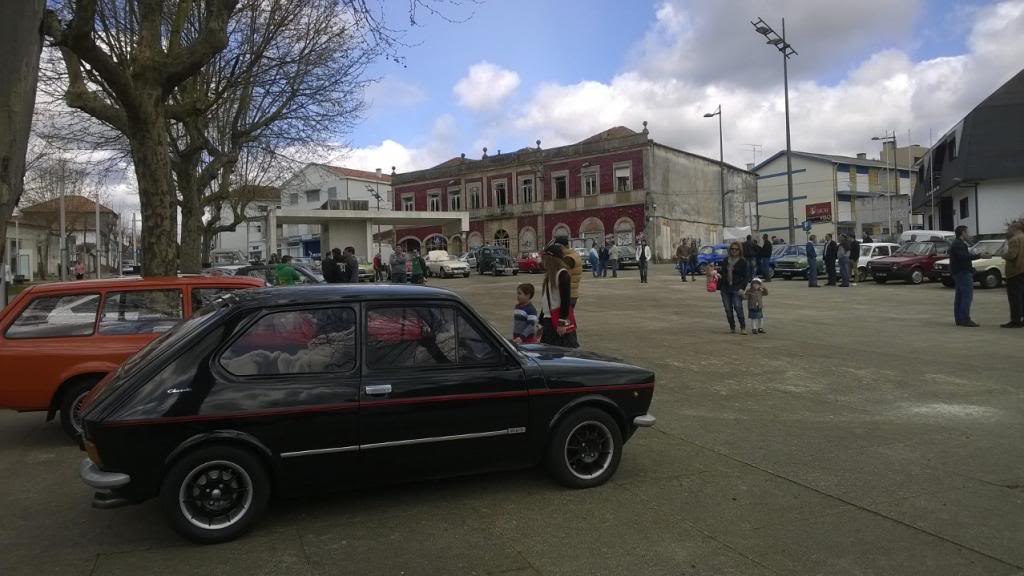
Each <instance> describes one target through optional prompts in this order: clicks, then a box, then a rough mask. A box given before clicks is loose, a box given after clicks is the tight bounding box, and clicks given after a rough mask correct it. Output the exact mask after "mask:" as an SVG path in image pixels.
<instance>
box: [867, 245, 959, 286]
mask: <svg viewBox="0 0 1024 576" xmlns="http://www.w3.org/2000/svg"><path fill="white" fill-rule="evenodd" d="M948 253H949V243H948V242H945V241H940V242H908V243H907V244H904V245H902V246H900V249H899V251H898V252H896V253H895V254H893V255H892V256H888V257H883V258H877V259H875V260H872V261H871V262H868V271H870V272H871V277H872V278H874V280H875V282H877V283H879V284H885V283H886V282H888V281H889V280H905V281H907V282H910V283H911V284H920V283H921V282H924V279H925V278H927V277H928V274H930V273H931V271H932V266H934V264H935V263H936V262H937V261H939V260H942V259H943V258H946V257H947V256H948Z"/></svg>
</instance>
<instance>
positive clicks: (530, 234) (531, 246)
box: [519, 226, 537, 252]
mask: <svg viewBox="0 0 1024 576" xmlns="http://www.w3.org/2000/svg"><path fill="white" fill-rule="evenodd" d="M536 250H537V232H536V230H534V229H533V228H531V227H529V226H526V227H525V228H523V229H522V230H520V231H519V251H520V252H535V251H536Z"/></svg>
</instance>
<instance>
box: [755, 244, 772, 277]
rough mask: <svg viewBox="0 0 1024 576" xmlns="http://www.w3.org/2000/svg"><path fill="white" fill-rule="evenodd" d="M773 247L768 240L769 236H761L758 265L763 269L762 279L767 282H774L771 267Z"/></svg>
mask: <svg viewBox="0 0 1024 576" xmlns="http://www.w3.org/2000/svg"><path fill="white" fill-rule="evenodd" d="M772 248H774V246H772V244H771V242H770V241H769V240H768V235H767V234H764V235H762V236H761V250H760V252H758V254H757V263H758V265H759V266H760V267H761V271H760V273H761V278H762V279H763V280H764V281H765V282H771V281H772V274H771V267H772Z"/></svg>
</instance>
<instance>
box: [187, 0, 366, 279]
mask: <svg viewBox="0 0 1024 576" xmlns="http://www.w3.org/2000/svg"><path fill="white" fill-rule="evenodd" d="M352 20H353V19H352V18H351V15H350V14H348V13H346V12H345V11H344V6H343V5H342V4H340V3H339V2H338V1H337V0H243V1H242V3H241V4H240V5H239V6H238V9H237V10H236V14H235V17H234V19H233V20H232V23H231V26H230V27H229V31H228V37H229V40H228V47H227V48H226V49H225V50H224V51H223V52H222V53H221V54H219V55H218V56H217V57H216V58H214V60H213V61H211V62H210V64H209V65H207V66H206V67H205V68H204V69H203V70H202V71H201V72H200V73H199V74H197V75H196V76H195V77H194V78H193V79H191V80H190V81H189V82H186V83H184V84H182V85H181V86H180V87H179V88H178V89H177V90H176V91H175V92H174V93H173V94H172V102H173V103H174V107H175V110H178V111H180V113H179V114H177V115H175V116H174V117H173V118H172V123H171V126H170V127H169V129H170V134H171V144H172V167H173V169H174V176H175V181H176V184H177V188H178V194H179V197H180V202H181V210H182V230H181V268H182V270H183V271H198V269H199V266H200V262H201V261H205V260H206V256H207V254H208V251H209V247H210V240H211V237H210V234H211V233H212V232H214V231H226V230H234V229H235V227H236V226H237V225H238V224H240V223H242V222H243V221H244V219H245V208H246V206H247V203H248V202H249V201H251V199H252V197H251V196H252V195H251V194H248V193H245V191H252V190H254V188H253V186H259V185H261V184H263V183H264V182H263V181H262V180H263V177H264V176H265V175H266V174H267V173H268V172H269V171H270V170H271V168H272V167H271V166H269V164H272V163H275V162H288V160H287V158H286V157H284V156H279V155H278V154H276V153H275V151H276V150H287V149H291V148H296V147H300V146H318V145H320V144H321V143H323V142H326V141H327V140H329V139H332V138H337V137H339V136H340V135H341V134H343V133H344V132H346V131H347V130H348V129H349V128H350V127H351V126H352V125H353V123H354V122H355V121H356V120H357V119H358V118H359V115H360V113H361V111H362V109H363V100H362V92H363V88H364V87H365V85H366V83H367V81H366V80H365V79H364V78H363V73H364V70H365V67H366V65H367V64H368V63H369V62H370V61H371V60H372V59H373V58H375V57H376V55H377V48H376V47H375V46H374V45H371V44H368V43H367V41H366V36H367V33H366V31H365V30H360V29H359V28H358V26H357V25H356V24H353V22H352ZM243 155H244V156H246V158H247V161H248V162H247V168H249V169H250V170H249V171H248V172H247V173H243V174H240V175H239V176H240V177H237V178H236V177H233V174H234V172H235V170H236V167H237V166H238V163H239V160H240V158H241V157H242V156H243ZM223 204H231V214H232V215H233V218H232V219H231V220H230V221H222V220H221V215H222V210H221V207H222V205H223ZM204 217H206V218H207V220H208V221H209V220H213V221H215V222H214V223H213V224H212V225H211V224H209V223H207V224H204ZM201 255H202V258H201Z"/></svg>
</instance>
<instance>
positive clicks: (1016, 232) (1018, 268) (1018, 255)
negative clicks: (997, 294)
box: [1000, 220, 1024, 328]
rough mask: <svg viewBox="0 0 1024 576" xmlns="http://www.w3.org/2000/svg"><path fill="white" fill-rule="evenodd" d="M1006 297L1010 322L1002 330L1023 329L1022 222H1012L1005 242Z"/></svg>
mask: <svg viewBox="0 0 1024 576" xmlns="http://www.w3.org/2000/svg"><path fill="white" fill-rule="evenodd" d="M1003 259H1004V260H1006V297H1007V298H1008V299H1009V300H1010V321H1009V322H1007V323H1006V324H1000V326H1002V327H1003V328H1024V220H1018V221H1016V222H1012V223H1011V224H1010V228H1009V238H1008V239H1007V241H1006V253H1005V254H1003Z"/></svg>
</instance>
